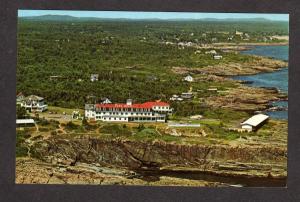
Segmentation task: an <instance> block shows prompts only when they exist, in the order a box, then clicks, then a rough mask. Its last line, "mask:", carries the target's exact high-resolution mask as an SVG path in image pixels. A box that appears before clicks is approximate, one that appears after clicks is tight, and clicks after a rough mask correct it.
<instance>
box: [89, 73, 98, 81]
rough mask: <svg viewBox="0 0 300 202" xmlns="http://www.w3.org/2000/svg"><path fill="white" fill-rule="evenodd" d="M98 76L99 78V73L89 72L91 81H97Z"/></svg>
mask: <svg viewBox="0 0 300 202" xmlns="http://www.w3.org/2000/svg"><path fill="white" fill-rule="evenodd" d="M98 78H99V74H91V81H92V82H94V81H98Z"/></svg>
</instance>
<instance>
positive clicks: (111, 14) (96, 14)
mask: <svg viewBox="0 0 300 202" xmlns="http://www.w3.org/2000/svg"><path fill="white" fill-rule="evenodd" d="M45 15H57V16H70V17H75V18H103V19H132V20H143V19H159V20H180V19H190V20H201V19H217V20H226V19H250V20H251V19H257V18H263V19H266V20H271V21H285V22H288V21H289V14H272V13H270V14H269V13H205V12H197V13H196V12H147V11H146V12H145V11H74V10H22V9H19V10H18V17H40V16H45ZM249 15H252V16H249Z"/></svg>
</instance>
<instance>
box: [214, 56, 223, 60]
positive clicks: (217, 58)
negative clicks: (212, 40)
mask: <svg viewBox="0 0 300 202" xmlns="http://www.w3.org/2000/svg"><path fill="white" fill-rule="evenodd" d="M222 58H223V56H222V55H214V59H215V60H221V59H222Z"/></svg>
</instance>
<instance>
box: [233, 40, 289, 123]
mask: <svg viewBox="0 0 300 202" xmlns="http://www.w3.org/2000/svg"><path fill="white" fill-rule="evenodd" d="M288 53H289V50H288V46H254V47H253V49H251V50H247V51H242V54H250V55H260V56H266V57H271V58H275V59H280V60H286V61H288ZM234 79H237V80H243V81H252V82H253V83H251V84H248V85H249V86H255V87H276V88H277V89H278V90H279V91H282V92H284V93H288V68H283V69H280V70H278V71H275V72H271V73H259V74H255V75H249V76H236V77H234ZM271 104H272V105H274V106H282V107H288V102H287V101H279V102H272V103H271ZM267 114H268V115H270V116H271V117H272V118H274V119H286V120H287V119H288V111H275V112H267Z"/></svg>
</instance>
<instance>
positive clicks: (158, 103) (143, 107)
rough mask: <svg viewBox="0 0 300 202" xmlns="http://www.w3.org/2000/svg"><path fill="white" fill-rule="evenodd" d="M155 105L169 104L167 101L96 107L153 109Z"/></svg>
mask: <svg viewBox="0 0 300 202" xmlns="http://www.w3.org/2000/svg"><path fill="white" fill-rule="evenodd" d="M154 106H159V107H164V106H169V104H168V103H166V102H145V103H142V104H132V105H127V104H96V108H100V107H103V108H139V109H141V108H142V109H151V108H152V107H154Z"/></svg>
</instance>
